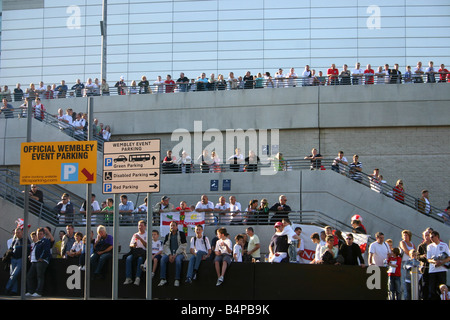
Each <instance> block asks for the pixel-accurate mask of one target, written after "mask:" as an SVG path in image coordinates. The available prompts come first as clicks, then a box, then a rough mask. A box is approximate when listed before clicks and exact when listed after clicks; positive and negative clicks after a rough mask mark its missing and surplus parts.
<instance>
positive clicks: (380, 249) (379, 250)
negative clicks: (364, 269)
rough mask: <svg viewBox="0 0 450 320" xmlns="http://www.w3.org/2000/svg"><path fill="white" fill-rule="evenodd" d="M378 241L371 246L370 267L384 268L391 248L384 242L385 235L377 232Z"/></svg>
mask: <svg viewBox="0 0 450 320" xmlns="http://www.w3.org/2000/svg"><path fill="white" fill-rule="evenodd" d="M375 238H376V241H375V242H373V243H372V244H371V245H370V246H369V265H376V266H378V267H384V265H385V264H384V261H385V260H386V259H387V258H388V253H389V252H390V249H389V246H388V245H387V244H386V243H385V242H384V234H383V233H382V232H377V233H376V234H375Z"/></svg>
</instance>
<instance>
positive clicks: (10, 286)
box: [6, 258, 22, 293]
mask: <svg viewBox="0 0 450 320" xmlns="http://www.w3.org/2000/svg"><path fill="white" fill-rule="evenodd" d="M10 270H11V272H10V276H9V280H8V283H7V284H6V290H7V291H11V292H14V293H18V291H17V290H18V289H17V286H18V280H19V277H20V274H21V272H22V258H20V259H14V258H12V259H11V266H10Z"/></svg>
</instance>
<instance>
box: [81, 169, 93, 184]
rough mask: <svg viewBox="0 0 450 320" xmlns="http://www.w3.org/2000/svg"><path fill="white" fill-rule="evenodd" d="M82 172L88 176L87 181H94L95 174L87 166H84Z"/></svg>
mask: <svg viewBox="0 0 450 320" xmlns="http://www.w3.org/2000/svg"><path fill="white" fill-rule="evenodd" d="M81 173H82V174H84V176H85V177H86V178H87V180H86V181H94V174H93V173H90V172H89V171H87V170H86V168H83V170H81Z"/></svg>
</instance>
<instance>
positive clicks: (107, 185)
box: [103, 183, 112, 193]
mask: <svg viewBox="0 0 450 320" xmlns="http://www.w3.org/2000/svg"><path fill="white" fill-rule="evenodd" d="M111 191H112V184H111V183H105V185H104V187H103V192H105V193H106V192H111Z"/></svg>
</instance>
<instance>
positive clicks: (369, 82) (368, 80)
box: [364, 69, 375, 84]
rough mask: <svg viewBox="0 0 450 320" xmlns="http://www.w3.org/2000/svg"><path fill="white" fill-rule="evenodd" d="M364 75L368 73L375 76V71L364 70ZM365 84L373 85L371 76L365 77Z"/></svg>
mask: <svg viewBox="0 0 450 320" xmlns="http://www.w3.org/2000/svg"><path fill="white" fill-rule="evenodd" d="M364 73H365V74H368V73H370V74H375V71H373V69H370V70H369V69H366V70H364ZM366 84H373V77H372V76H367V77H366Z"/></svg>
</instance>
